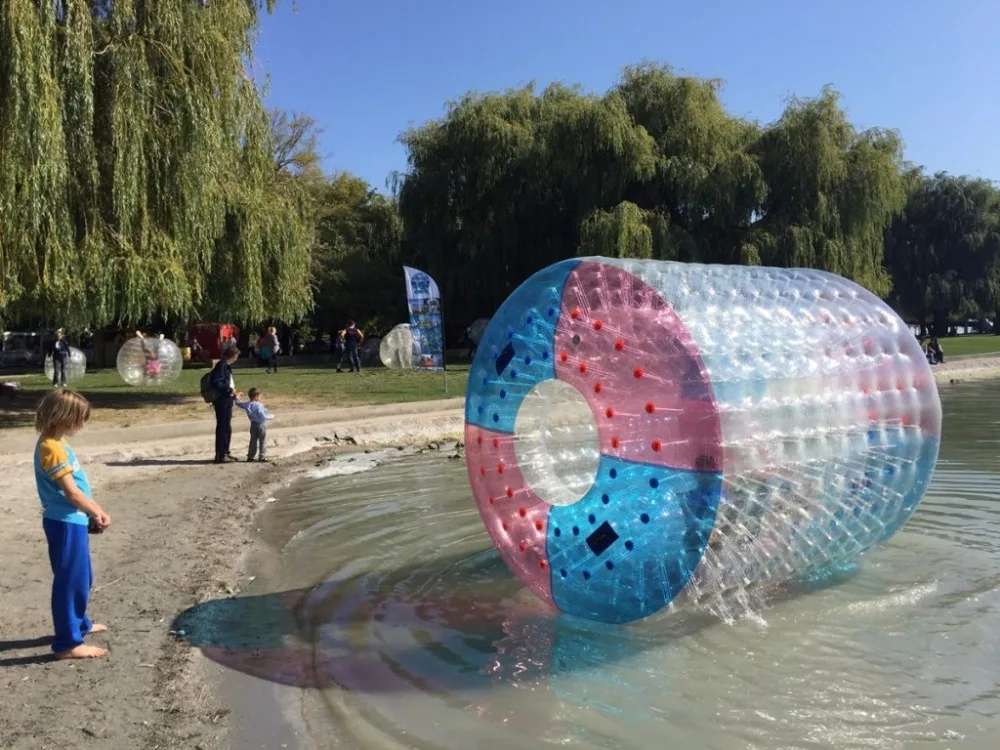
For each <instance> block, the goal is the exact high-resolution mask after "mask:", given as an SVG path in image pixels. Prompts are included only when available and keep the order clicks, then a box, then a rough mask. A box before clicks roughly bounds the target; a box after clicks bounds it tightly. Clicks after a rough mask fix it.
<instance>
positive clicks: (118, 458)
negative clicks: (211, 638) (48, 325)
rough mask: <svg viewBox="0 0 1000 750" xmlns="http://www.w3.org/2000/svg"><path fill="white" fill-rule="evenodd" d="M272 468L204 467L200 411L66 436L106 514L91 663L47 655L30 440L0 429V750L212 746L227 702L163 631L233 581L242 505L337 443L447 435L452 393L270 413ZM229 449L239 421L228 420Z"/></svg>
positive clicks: (245, 526) (204, 424) (208, 425)
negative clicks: (175, 420)
mask: <svg viewBox="0 0 1000 750" xmlns="http://www.w3.org/2000/svg"><path fill="white" fill-rule="evenodd" d="M279 420H280V421H278V420H276V422H275V424H274V426H273V429H272V431H271V435H272V445H273V449H272V455H273V456H274V457H275V459H276V460H275V462H274V463H272V464H245V463H240V464H230V465H226V466H215V465H212V464H211V463H209V462H207V461H206V457H210V455H211V446H212V430H213V423H212V422H210V421H208V420H205V421H198V422H188V423H183V424H167V425H148V426H143V427H135V428H124V429H95V430H92V431H86V430H85V431H84V432H83V433H81V434H80V435H79V436H78V437H77V438H76V439H74V441H73V444H74V447H75V448H76V449H77V453H78V455H79V457H80V459H81V461H82V462H83V463H84V464H85V466H86V468H87V471H88V474H89V476H90V478H91V481H92V483H93V485H94V488H95V496H96V497H97V498H98V499H99V501H100V502H101V504H102V505H103V506H104V508H105V509H106V510H107V511H108V512H109V513H110V514H111V516H112V519H113V523H112V526H111V528H110V529H108V531H107V532H106V533H105V534H104V535H102V536H99V537H94V538H92V539H93V543H92V556H93V561H94V569H95V583H94V591H93V596H92V599H91V606H90V612H91V614H92V615H93V617H94V618H95V619H96V621H98V622H102V623H106V624H107V625H108V626H109V631H108V632H107V633H105V634H100V635H95V636H93V641H94V642H95V643H98V644H100V645H102V646H106V647H108V648H109V649H110V654H109V656H108V657H107V658H106V659H103V660H99V661H94V662H86V663H83V662H78V663H71V662H55V661H52V660H51V657H50V651H49V646H48V638H49V631H50V627H51V625H50V617H49V603H48V598H49V586H50V581H51V573H50V571H49V564H48V559H47V556H46V554H47V553H46V547H45V542H44V537H43V536H42V533H41V525H40V523H39V517H38V499H37V495H36V492H35V488H34V476H33V473H32V468H31V457H32V449H33V446H34V440H35V436H34V434H33V433H32V432H31V431H29V430H8V431H5V432H4V433H0V512H2V513H3V515H4V517H5V518H6V522H5V523H4V525H3V527H2V528H0V549H2V553H0V560H2V564H3V570H4V575H3V577H2V579H0V602H2V606H0V667H2V671H0V688H2V690H3V694H4V696H5V697H4V700H3V701H0V748H4V750H15V749H16V750H20V749H21V748H25V749H26V748H32V749H36V750H37V749H39V748H71V747H72V748H112V747H114V748H172V747H177V748H181V747H184V748H195V747H215V746H218V744H217V742H218V741H219V739H220V737H221V736H222V733H223V732H224V729H225V726H226V722H225V721H224V717H225V715H226V714H227V713H228V709H227V708H226V707H225V706H223V705H219V703H218V702H217V701H216V700H215V696H214V695H213V694H212V693H211V691H210V689H209V687H208V685H207V683H206V682H204V681H203V680H202V679H201V678H200V676H199V669H198V659H199V656H198V654H197V652H196V650H194V649H191V648H190V647H189V646H187V645H184V644H183V643H181V642H179V641H177V640H176V639H175V638H173V637H172V636H171V635H170V633H169V627H170V622H171V620H172V619H173V617H175V616H176V615H177V614H178V613H179V612H181V611H182V610H184V609H185V608H187V607H190V606H191V605H193V604H195V603H197V602H198V601H201V600H202V599H205V598H208V597H217V596H220V595H223V596H224V595H226V594H227V593H234V592H236V591H238V590H240V589H241V588H242V587H243V586H245V585H248V579H247V576H246V575H245V574H243V573H242V571H241V570H240V568H241V563H242V560H243V559H244V554H243V553H244V552H245V551H246V550H247V549H248V547H249V545H250V541H251V534H252V533H253V518H254V514H255V512H256V511H257V510H258V509H259V508H260V507H262V506H263V504H264V502H265V501H266V499H267V498H268V497H269V496H270V495H271V494H272V493H273V492H274V491H275V490H276V489H278V488H279V487H280V486H282V485H285V484H287V483H289V482H291V481H294V479H295V478H296V476H298V475H299V474H300V473H302V472H304V471H306V470H310V469H314V468H315V467H316V466H317V465H322V464H324V463H327V462H329V461H331V460H335V457H336V456H337V454H338V453H341V452H344V451H345V450H350V451H357V450H364V449H365V448H368V447H374V446H385V445H400V446H402V445H407V444H421V443H427V442H429V441H431V440H433V439H443V438H445V437H458V436H459V435H460V433H461V430H462V399H452V400H450V401H436V402H424V403H418V404H400V405H391V406H372V407H353V408H348V409H330V410H323V411H313V412H303V413H296V414H289V415H285V416H281V415H279ZM234 432H235V435H234V440H233V446H234V450H235V451H237V455H238V451H241V450H242V449H243V445H242V441H243V440H244V439H245V434H246V429H245V425H241V424H240V423H238V422H237V423H236V429H235V430H234Z"/></svg>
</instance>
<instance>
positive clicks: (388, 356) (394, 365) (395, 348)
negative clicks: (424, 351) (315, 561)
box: [378, 323, 420, 370]
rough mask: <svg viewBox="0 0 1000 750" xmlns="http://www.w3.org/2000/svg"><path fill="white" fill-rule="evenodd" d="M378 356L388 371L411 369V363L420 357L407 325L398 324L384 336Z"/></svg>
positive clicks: (418, 349)
mask: <svg viewBox="0 0 1000 750" xmlns="http://www.w3.org/2000/svg"><path fill="white" fill-rule="evenodd" d="M378 356H379V359H380V360H381V361H382V364H383V365H385V366H386V367H388V368H389V369H395V370H410V369H413V362H414V361H415V360H417V359H418V358H419V357H420V348H419V347H418V346H417V343H416V341H414V339H413V333H412V332H411V331H410V324H409V323H400V324H399V325H398V326H395V327H394V328H393V329H392V330H391V331H389V333H387V334H386V335H385V338H384V339H382V340H381V341H380V342H379V347H378Z"/></svg>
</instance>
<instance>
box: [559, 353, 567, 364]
mask: <svg viewBox="0 0 1000 750" xmlns="http://www.w3.org/2000/svg"><path fill="white" fill-rule="evenodd" d="M559 359H561V360H562V361H563V362H565V361H566V360H567V359H569V355H568V354H567V353H566V352H563V353H562V354H560V355H559Z"/></svg>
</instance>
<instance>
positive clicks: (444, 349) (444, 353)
mask: <svg viewBox="0 0 1000 750" xmlns="http://www.w3.org/2000/svg"><path fill="white" fill-rule="evenodd" d="M438 292H439V294H438V306H439V309H440V310H441V369H442V370H444V395H445V396H447V395H448V345H447V344H446V343H445V340H444V295H443V294H440V289H438Z"/></svg>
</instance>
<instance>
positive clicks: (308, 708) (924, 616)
mask: <svg viewBox="0 0 1000 750" xmlns="http://www.w3.org/2000/svg"><path fill="white" fill-rule="evenodd" d="M942 400H943V402H944V408H945V423H944V439H943V446H942V452H941V458H940V462H939V464H938V469H937V472H936V474H935V476H934V480H933V483H932V485H931V489H930V491H929V493H928V495H927V496H926V498H925V500H924V502H923V504H922V505H921V506H920V508H919V509H918V511H917V513H916V514H915V516H914V517H913V518H912V519H911V520H910V522H909V523H908V524H907V526H906V527H905V528H904V529H903V531H902V532H900V533H899V534H898V535H897V536H895V537H894V538H893V539H892V540H890V541H889V542H888V543H887V544H886V545H884V546H883V547H882V548H880V549H878V550H876V551H875V552H873V553H872V554H870V555H869V556H868V557H867V558H866V559H865V562H864V564H863V565H862V566H861V567H860V569H859V570H858V571H857V572H856V573H855V574H853V575H851V576H850V577H846V578H845V579H843V580H840V581H836V582H833V583H831V584H830V585H826V586H824V587H822V588H817V589H813V590H809V591H804V590H803V591H796V592H791V593H789V594H788V595H786V596H784V597H783V598H782V599H780V600H777V601H772V602H771V603H770V604H769V605H768V606H766V607H763V608H762V609H760V610H759V611H757V612H755V613H754V615H753V616H750V617H746V618H744V619H741V620H739V621H737V622H736V623H734V624H725V623H722V622H720V621H718V620H713V619H711V618H710V617H707V616H703V615H697V614H694V613H692V614H685V613H683V612H680V613H676V614H672V615H669V616H664V617H657V618H655V619H653V620H651V621H647V622H644V623H640V624H637V625H633V626H629V627H620V626H605V625H600V624H596V623H590V622H581V621H576V620H571V619H569V618H566V617H560V616H557V615H555V614H553V613H552V612H550V611H548V610H547V609H546V608H545V607H544V606H543V605H542V604H541V603H540V602H539V601H537V600H536V599H535V598H534V596H533V595H531V594H530V593H528V592H527V591H525V590H524V589H523V588H522V587H521V585H520V584H519V583H518V582H517V581H516V580H515V579H514V578H513V576H512V575H511V574H510V573H509V572H508V571H507V569H506V567H505V566H504V564H503V562H502V561H501V560H500V558H499V555H498V554H497V553H496V552H494V551H493V549H492V546H491V544H490V542H489V539H488V537H487V535H486V533H485V531H484V529H483V527H482V524H481V522H480V519H479V515H478V513H477V511H476V509H475V505H474V502H473V500H472V498H471V494H470V492H469V489H468V480H467V477H466V474H465V464H464V461H463V460H453V459H449V458H447V454H442V455H438V454H430V455H427V454H425V455H421V456H410V457H406V458H403V459H400V460H398V461H392V462H390V463H388V464H386V465H383V466H380V467H378V468H374V469H371V470H367V471H360V470H361V469H365V468H367V467H368V465H367V464H366V463H365V462H364V459H359V460H358V461H357V462H355V463H354V464H351V466H352V467H357V469H358V473H354V474H350V475H341V476H332V477H325V478H315V479H310V480H307V481H303V482H301V483H299V484H297V485H296V486H295V487H294V488H293V489H292V490H291V491H289V492H288V493H286V494H285V495H283V496H282V497H281V498H280V500H279V502H277V503H275V504H273V505H272V506H270V508H269V510H268V511H267V513H266V514H265V516H264V518H262V521H261V528H262V530H263V532H264V533H265V540H266V541H267V542H268V543H269V544H270V545H271V546H272V547H273V548H274V550H276V551H277V552H278V553H279V554H275V555H272V556H270V557H269V559H268V560H264V561H262V563H261V565H262V570H263V573H262V574H261V575H260V578H259V580H258V581H256V582H255V583H254V585H253V586H252V587H251V593H248V594H247V595H245V596H241V597H240V598H238V599H236V600H228V601H226V600H221V601H219V602H208V603H206V604H204V605H199V607H198V608H196V611H192V612H190V613H187V614H186V615H185V617H186V618H187V619H186V620H185V621H184V623H182V624H186V629H187V632H188V637H189V640H191V642H192V643H194V644H195V645H199V646H201V647H202V650H203V652H204V653H205V654H206V655H208V656H209V657H210V658H212V659H214V660H215V661H217V662H219V663H221V664H224V665H225V666H226V667H228V668H229V669H230V670H232V671H233V672H234V673H238V674H240V675H250V676H252V677H253V678H255V680H254V682H258V683H261V684H267V685H271V686H279V688H280V690H283V691H284V694H285V699H286V701H285V702H286V705H287V706H290V707H289V708H288V709H287V710H288V711H290V712H291V713H294V714H295V715H296V721H299V720H301V719H302V718H303V717H304V718H305V721H306V722H307V724H306V725H305V726H300V727H299V735H298V742H300V743H301V744H302V745H303V746H316V747H321V748H322V747H337V748H379V749H388V748H448V749H451V748H454V749H456V750H459V749H460V750H473V749H475V750H483V749H491V748H550V747H553V746H567V747H573V748H586V749H589V748H636V749H639V748H641V749H643V750H645V749H647V748H654V747H655V748H660V747H662V748H679V749H681V750H688V749H691V750H702V749H703V748H704V749H708V748H712V749H714V748H718V749H719V750H736V749H741V750H757V749H760V750H772V749H776V748H782V749H784V748H788V749H792V748H795V749H798V748H803V749H804V748H817V749H818V748H824V749H826V748H838V749H839V748H879V749H885V750H896V749H897V748H926V749H927V750H945V749H946V748H955V749H956V750H957V749H959V748H962V749H966V748H969V749H972V748H975V749H977V750H978V748H984V749H985V748H995V747H997V746H998V743H1000V739H998V736H1000V654H998V650H997V644H998V643H1000V593H998V589H1000V472H998V470H997V468H998V465H997V455H998V447H1000V446H998V442H1000V434H998V432H997V423H998V417H997V404H998V403H1000V385H994V384H988V385H982V384H975V385H968V386H966V385H957V386H953V387H949V388H945V389H944V390H943V393H942ZM241 679H245V678H241ZM299 689H301V692H298V691H299ZM289 691H291V692H294V693H295V695H296V696H297V697H296V698H295V699H294V700H293V701H292V702H291V703H289V701H288V700H287V698H288V694H289ZM256 705H258V706H259V705H260V704H259V703H257V704H256ZM241 716H243V718H244V719H245V721H242V735H241V736H242V739H241V740H240V741H239V742H238V743H237V745H238V746H240V747H251V746H252V747H281V746H282V745H281V744H271V743H278V742H279V739H278V738H277V730H274V731H275V732H276V734H275V738H274V739H271V740H265V739H263V736H264V735H263V734H262V732H264V733H266V731H265V730H264V727H266V726H272V727H273V726H274V722H271V721H270V720H269V719H268V717H267V716H262V715H260V711H258V712H257V715H256V716H250V717H247V716H246V714H245V713H244V714H242V715H241ZM275 720H276V721H278V718H277V716H275ZM237 723H240V722H237ZM293 739H294V738H291V736H290V735H287V734H286V735H282V736H281V738H280V742H283V743H286V746H289V747H291V746H293V745H294V744H295V742H293ZM306 739H308V740H309V741H308V742H307V741H305V740H306ZM254 742H256V743H257V744H254ZM237 745H234V746H237Z"/></svg>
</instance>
